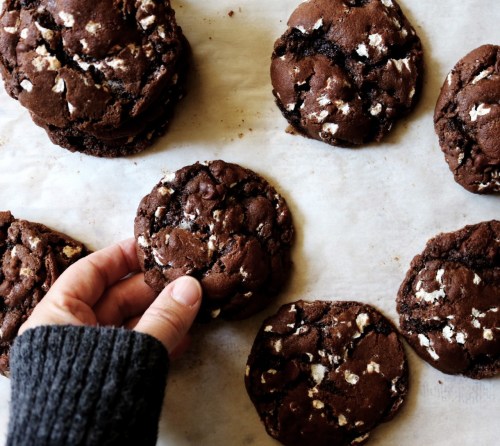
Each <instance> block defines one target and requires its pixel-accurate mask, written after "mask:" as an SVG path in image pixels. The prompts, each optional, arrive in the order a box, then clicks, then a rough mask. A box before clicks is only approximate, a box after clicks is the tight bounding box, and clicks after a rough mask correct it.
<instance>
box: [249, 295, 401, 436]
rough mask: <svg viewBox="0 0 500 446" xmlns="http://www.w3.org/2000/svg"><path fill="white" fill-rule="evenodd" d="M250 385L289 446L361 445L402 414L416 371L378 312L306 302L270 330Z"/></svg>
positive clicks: (253, 360) (257, 351) (253, 358)
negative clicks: (410, 378) (410, 375)
mask: <svg viewBox="0 0 500 446" xmlns="http://www.w3.org/2000/svg"><path fill="white" fill-rule="evenodd" d="M245 384H246V388H247V391H248V394H249V395H250V398H251V400H252V402H253V403H254V405H255V408H256V409H257V412H258V413H259V416H260V418H261V419H262V421H263V423H264V425H265V427H266V429H267V432H268V433H269V435H271V436H272V437H274V438H276V439H277V440H279V441H280V442H282V443H283V444H285V445H287V446H294V445H297V446H299V445H300V446H302V445H306V444H307V445H317V446H323V445H324V446H331V445H336V446H337V445H338V446H343V445H358V444H363V443H364V442H365V441H367V439H368V436H369V434H370V431H371V430H372V429H374V428H375V427H376V426H377V425H378V424H380V423H381V422H384V421H388V420H390V419H391V418H392V417H393V416H394V415H395V414H396V413H397V411H398V410H399V408H400V407H401V405H402V403H403V402H404V399H405V396H406V394H407V392H408V365H407V360H406V356H405V353H404V350H403V346H402V344H401V342H400V340H399V338H398V335H397V332H396V331H395V329H394V327H393V326H392V324H391V323H390V322H389V321H388V320H387V319H386V318H385V317H384V316H383V315H382V314H380V313H379V312H378V311H377V310H376V309H374V308H373V307H371V306H369V305H366V304H362V303H358V302H326V301H313V302H304V301H298V302H295V303H291V304H287V305H283V306H282V307H281V308H280V309H279V311H278V312H277V313H276V314H275V315H273V316H271V317H269V318H268V319H266V320H265V321H264V323H263V324H262V326H261V328H260V330H259V332H258V334H257V337H256V339H255V341H254V344H253V346H252V351H251V353H250V356H249V357H248V363H247V370H246V375H245Z"/></svg>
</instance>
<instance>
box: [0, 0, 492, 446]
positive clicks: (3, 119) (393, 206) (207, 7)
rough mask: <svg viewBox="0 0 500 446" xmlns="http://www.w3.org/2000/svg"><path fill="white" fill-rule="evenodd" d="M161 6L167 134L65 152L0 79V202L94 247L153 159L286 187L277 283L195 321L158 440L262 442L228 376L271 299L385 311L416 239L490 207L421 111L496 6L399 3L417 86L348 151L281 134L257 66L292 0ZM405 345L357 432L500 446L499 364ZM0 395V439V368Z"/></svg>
mask: <svg viewBox="0 0 500 446" xmlns="http://www.w3.org/2000/svg"><path fill="white" fill-rule="evenodd" d="M172 3H173V6H174V8H175V9H176V11H177V17H178V22H179V24H180V25H181V26H182V27H183V29H184V32H185V34H186V36H187V38H188V39H189V41H190V43H191V45H192V48H193V65H192V70H191V75H190V81H189V92H188V95H187V97H186V98H185V99H184V100H183V101H182V102H181V103H180V104H179V106H178V108H177V111H176V115H175V119H174V120H173V122H172V124H171V126H170V131H169V133H168V134H167V135H166V136H164V137H163V138H161V139H160V140H159V141H158V142H157V143H156V144H155V145H154V147H153V148H151V149H149V150H147V151H145V152H143V153H142V154H139V155H136V156H133V157H129V158H123V159H99V158H92V157H89V156H85V155H80V154H74V153H70V152H69V151H67V150H64V149H62V148H60V147H58V146H55V145H53V144H51V142H50V141H49V139H48V137H47V136H46V134H45V132H44V131H43V130H42V129H40V128H38V127H37V126H35V125H34V124H33V123H32V121H31V119H30V117H29V114H28V112H27V111H26V110H24V109H23V108H22V107H21V106H20V105H19V104H18V103H17V102H16V101H14V100H13V99H11V98H10V97H8V96H7V94H6V93H5V92H4V90H3V88H1V89H0V90H1V91H0V208H1V209H5V210H7V209H9V210H11V211H12V212H13V214H14V215H15V216H16V217H18V218H25V219H29V220H32V221H37V222H41V223H44V224H46V225H48V226H50V227H52V228H54V229H58V230H60V231H63V232H66V233H67V234H69V235H72V236H74V237H76V238H78V239H80V240H82V241H84V242H86V243H87V244H88V245H89V246H90V247H91V248H93V249H98V248H102V247H105V246H107V245H109V244H111V243H113V242H115V241H118V240H121V239H124V238H127V237H131V236H132V235H133V221H134V216H135V212H136V208H137V205H138V203H139V201H140V199H141V198H142V197H143V196H144V195H145V194H147V193H148V192H149V191H150V190H151V188H152V187H153V186H154V185H155V184H156V182H157V181H158V180H159V179H160V178H161V177H162V175H163V174H165V172H166V171H168V170H176V169H178V168H180V167H182V166H185V165H188V164H191V163H194V162H196V161H203V160H211V159H224V160H226V161H230V162H236V163H239V164H241V165H243V166H246V167H249V168H251V169H253V170H255V171H256V172H258V173H260V174H262V175H263V176H264V177H266V178H267V179H268V180H269V181H270V182H272V183H273V184H274V185H275V186H276V188H277V189H278V190H279V191H280V192H281V193H282V194H283V195H284V196H285V198H286V199H287V201H288V203H289V205H290V207H291V209H292V211H293V217H294V222H295V225H296V230H297V236H296V240H295V247H294V250H293V260H294V269H293V278H292V280H291V283H290V285H289V286H288V287H287V289H286V290H285V291H284V292H283V293H282V294H281V295H280V297H279V299H277V300H276V301H275V302H274V303H273V304H272V305H271V306H270V307H269V308H267V309H266V310H265V311H263V312H261V313H260V314H258V315H256V316H254V317H252V318H250V319H248V320H245V321H241V322H224V321H216V322H214V323H211V324H207V325H202V326H196V327H195V329H194V331H193V340H192V346H191V348H190V350H189V351H188V352H187V353H186V354H185V355H184V356H183V357H181V358H180V359H179V360H178V361H176V362H175V363H173V364H172V369H171V372H170V375H169V383H168V386H167V392H166V398H165V404H164V410H163V414H162V418H161V430H160V437H159V440H158V444H159V445H169V446H199V445H203V446H220V445H229V446H239V445H241V446H243V445H245V446H247V445H248V446H249V445H255V446H257V445H258V446H268V445H275V444H276V442H275V441H274V440H273V439H272V438H270V437H269V436H268V435H267V434H266V432H265V430H264V427H263V425H262V424H261V423H260V421H259V419H258V416H257V414H256V412H255V410H254V408H253V406H252V404H251V402H250V400H249V398H248V396H247V394H246V391H245V387H244V382H243V377H244V373H245V363H246V358H247V355H248V353H249V351H250V347H251V345H252V342H253V339H254V336H255V334H256V332H257V330H258V328H259V326H260V324H261V322H262V320H263V319H264V318H265V317H267V316H268V315H270V314H272V313H273V312H274V311H275V310H276V309H277V308H278V306H279V305H280V304H282V303H285V302H291V301H294V300H297V299H307V300H312V299H344V300H359V301H362V302H367V303H370V304H373V305H375V306H376V307H378V308H379V309H380V310H382V311H383V312H384V313H385V314H386V315H387V316H388V317H390V318H391V319H392V320H393V321H394V322H396V321H397V314H396V310H395V297H396V293H397V290H398V287H399V285H400V283H401V281H402V280H403V278H404V275H405V273H406V270H407V269H408V266H409V263H410V261H411V259H412V258H413V256H414V255H416V254H418V253H420V252H421V251H422V249H423V248H424V245H425V243H426V241H427V240H428V239H429V238H430V237H432V236H434V235H436V234H438V233H440V232H443V231H453V230H456V229H459V228H461V227H463V226H465V225H466V224H471V223H477V222H479V221H483V220H489V219H493V218H496V219H498V218H500V206H499V205H500V197H498V196H496V197H494V196H479V195H474V194H471V193H469V192H467V191H466V190H465V189H463V188H462V187H460V186H459V185H457V184H456V183H455V181H454V180H453V176H452V174H451V173H450V171H449V169H448V166H447V164H446V163H445V161H444V157H443V154H442V152H441V150H440V149H439V145H438V140H437V137H436V135H435V134H434V128H433V121H432V115H433V110H434V105H435V102H436V99H437V96H438V94H439V90H440V87H441V85H442V83H443V81H444V79H445V77H446V75H447V73H448V71H449V70H450V69H451V68H452V67H453V65H454V64H455V63H456V62H457V61H458V59H460V58H461V57H462V56H464V55H465V54H466V53H468V52H469V51H470V50H472V49H473V48H476V47H478V46H479V45H482V44H485V43H496V44H500V26H499V19H500V3H499V2H498V0H461V1H456V0H440V1H431V0H424V1H422V0H401V2H400V4H401V6H402V8H403V10H404V12H405V13H406V15H407V17H408V18H409V19H410V21H411V22H412V23H413V25H414V26H415V28H416V30H417V32H418V34H419V36H420V38H421V39H422V42H423V46H424V49H425V63H426V75H425V82H424V91H423V97H422V99H421V101H420V103H419V105H418V106H417V108H416V109H415V110H414V112H413V113H412V114H411V115H410V116H409V117H407V118H406V119H404V120H403V121H402V122H400V123H399V124H398V125H397V126H396V127H395V128H394V131H393V132H392V133H391V134H390V135H389V136H388V137H387V138H386V139H385V140H384V141H383V143H381V144H373V145H370V146H368V147H364V148H358V149H342V148H335V147H331V146H328V145H326V144H324V143H321V142H318V141H312V140H308V139H305V138H302V137H300V136H293V135H290V134H288V133H286V132H285V129H286V127H287V123H286V121H285V120H284V118H283V117H282V116H281V113H280V112H279V110H278V108H277V107H276V106H275V104H274V101H273V96H272V94H271V84H270V79H269V65H270V56H271V52H272V48H273V43H274V41H275V39H276V38H277V37H278V36H279V35H280V34H281V33H282V32H283V31H284V30H285V29H286V22H287V19H288V17H289V15H290V13H291V12H292V11H293V9H295V7H296V6H297V5H298V3H299V0H272V1H262V0H241V1H230V0H217V1H202V0H175V1H173V2H172ZM231 11H233V13H231V14H230V12H231ZM407 351H408V355H409V360H410V367H411V368H410V371H411V390H410V392H409V395H408V398H407V402H406V405H405V406H404V408H403V410H402V411H401V413H400V414H399V415H398V416H397V417H396V418H395V419H394V420H393V421H391V422H390V423H387V424H385V425H382V426H381V427H379V428H377V429H376V430H375V431H373V433H372V435H371V441H370V443H369V444H371V445H373V446H382V445H383V446H401V445H405V446H413V445H415V446H417V445H418V446H420V445H424V444H428V445H439V446H444V445H462V446H478V445H494V444H499V441H500V440H499V438H500V423H499V416H500V410H499V409H500V377H497V378H493V379H486V380H482V381H474V380H471V379H467V378H463V377H457V376H448V375H445V374H443V373H440V372H438V371H437V370H435V369H433V368H432V367H431V366H430V365H428V364H427V363H425V362H424V361H422V360H420V359H419V358H418V357H417V356H416V355H415V354H414V353H413V352H412V351H411V350H410V349H409V348H408V349H407ZM0 395H1V398H0V438H2V439H3V438H5V432H6V426H7V420H8V403H9V381H8V380H7V379H6V378H1V379H0ZM332 446H333V445H332Z"/></svg>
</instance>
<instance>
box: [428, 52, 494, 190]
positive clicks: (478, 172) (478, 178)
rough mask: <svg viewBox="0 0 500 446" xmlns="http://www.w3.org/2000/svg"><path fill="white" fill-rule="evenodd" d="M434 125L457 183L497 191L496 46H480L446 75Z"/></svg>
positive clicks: (467, 186) (474, 188)
mask: <svg viewBox="0 0 500 446" xmlns="http://www.w3.org/2000/svg"><path fill="white" fill-rule="evenodd" d="M434 127H435V130H436V133H437V135H438V136H439V144H440V145H441V149H442V151H443V152H444V155H445V159H446V162H447V163H448V166H449V167H450V170H451V171H452V172H453V175H454V176H455V181H456V182H457V183H459V184H460V185H462V186H463V187H464V188H465V189H467V190H468V191H470V192H474V193H478V194H488V193H495V192H500V142H499V141H500V46H496V45H483V46H481V47H479V48H476V49H475V50H473V51H471V52H470V53H469V54H467V55H466V56H465V57H464V58H463V59H461V60H459V61H458V62H457V64H456V65H455V67H454V68H453V70H451V72H450V73H449V74H448V76H447V78H446V80H445V82H444V84H443V87H442V88H441V94H440V95H439V98H438V101H437V103H436V109H435V111H434Z"/></svg>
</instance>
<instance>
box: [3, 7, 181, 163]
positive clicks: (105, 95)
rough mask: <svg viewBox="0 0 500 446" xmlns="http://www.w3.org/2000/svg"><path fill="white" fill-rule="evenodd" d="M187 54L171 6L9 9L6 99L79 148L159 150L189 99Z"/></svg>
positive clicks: (109, 153) (59, 140)
mask: <svg viewBox="0 0 500 446" xmlns="http://www.w3.org/2000/svg"><path fill="white" fill-rule="evenodd" d="M188 47H189V46H188V44H187V41H186V39H185V38H184V36H183V34H182V31H181V28H180V27H178V26H177V24H176V22H175V16H174V11H173V10H172V8H171V7H170V2H169V1H161V2H153V1H150V0H141V1H135V2H131V1H126V2H116V1H113V0H100V1H98V2H95V3H94V4H92V6H91V7H89V4H88V2H86V1H83V0H61V1H57V2H54V1H49V0H31V1H26V2H19V1H7V2H2V7H1V12H0V71H1V72H2V75H3V78H4V82H5V87H6V89H7V92H8V93H9V94H10V95H11V96H12V97H13V98H15V99H18V100H19V102H20V103H21V104H22V105H23V106H24V107H26V108H27V109H28V110H29V111H30V113H31V116H32V118H33V120H34V122H35V123H36V124H38V125H40V126H41V127H43V128H44V129H45V130H46V131H47V133H48V135H49V137H50V138H51V140H52V141H53V142H54V143H56V144H59V145H61V146H63V147H65V148H67V149H69V150H71V151H79V152H83V153H86V154H89V155H95V156H103V157H116V156H122V155H128V154H131V153H135V152H139V151H141V150H143V149H144V148H146V147H148V146H149V145H151V144H152V141H153V139H154V138H155V137H157V136H158V135H161V134H162V133H163V132H164V130H165V128H166V125H167V122H168V120H169V118H170V116H171V114H172V111H173V108H174V105H175V103H176V102H177V100H178V99H179V98H180V97H181V96H182V95H183V91H184V87H183V86H184V78H185V72H186V62H187V57H188V53H189V51H188Z"/></svg>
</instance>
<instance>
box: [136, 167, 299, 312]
mask: <svg viewBox="0 0 500 446" xmlns="http://www.w3.org/2000/svg"><path fill="white" fill-rule="evenodd" d="M135 237H136V239H137V252H138V256H139V259H140V262H141V265H142V268H143V270H144V271H145V280H146V282H147V283H148V284H149V285H150V286H151V287H152V288H154V289H155V290H157V291H161V290H162V289H163V288H164V287H165V285H167V284H168V283H170V282H171V281H172V280H174V279H176V278H177V277H179V276H182V275H184V274H190V275H192V276H194V277H196V278H197V279H199V280H200V281H201V285H202V287H203V304H202V310H201V315H202V317H203V316H205V317H207V316H208V317H210V316H211V317H213V318H215V317H218V316H221V317H224V318H231V319H234V318H243V317H247V316H249V315H251V314H253V313H255V312H256V311H258V310H260V309H261V308H263V307H264V306H265V305H266V304H267V303H268V302H269V301H270V298H271V296H273V295H275V294H277V292H278V291H279V289H280V288H281V287H282V285H283V284H284V282H285V279H286V278H287V275H288V272H289V269H290V266H291V261H290V247H291V244H292V238H293V226H292V220H291V216H290V211H289V209H288V207H287V205H286V203H285V200H284V199H283V198H282V197H281V196H280V195H279V194H278V193H277V192H276V191H275V190H274V188H273V187H272V186H271V185H269V183H268V182H267V181H266V180H264V179H263V178H261V177H260V176H258V175H257V174H256V173H254V172H252V171H251V170H248V169H244V168H242V167H240V166H237V165H235V164H229V163H225V162H224V161H212V162H209V163H207V164H199V163H196V164H194V165H192V166H187V167H184V168H183V169H180V170H178V171H177V172H176V173H175V174H169V175H167V176H165V178H163V179H162V180H161V181H160V182H159V183H158V184H157V185H156V186H155V187H154V188H153V190H152V191H151V193H150V194H149V195H147V196H146V197H144V198H143V200H142V201H141V203H140V205H139V208H138V211H137V217H136V219H135Z"/></svg>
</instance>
